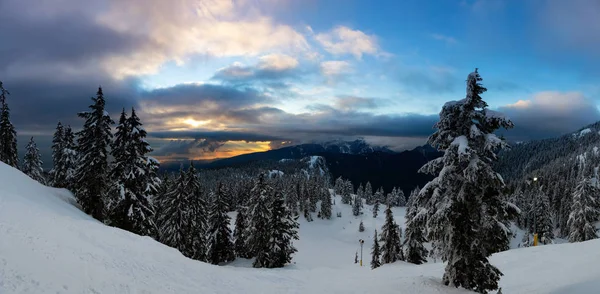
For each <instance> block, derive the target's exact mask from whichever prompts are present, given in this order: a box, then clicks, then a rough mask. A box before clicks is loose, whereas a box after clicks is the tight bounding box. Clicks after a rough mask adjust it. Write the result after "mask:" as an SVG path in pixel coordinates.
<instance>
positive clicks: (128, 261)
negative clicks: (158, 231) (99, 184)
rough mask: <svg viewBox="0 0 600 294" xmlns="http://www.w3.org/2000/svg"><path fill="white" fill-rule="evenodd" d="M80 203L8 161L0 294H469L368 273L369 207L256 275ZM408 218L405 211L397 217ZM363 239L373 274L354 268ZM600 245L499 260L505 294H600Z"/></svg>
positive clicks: (313, 232)
mask: <svg viewBox="0 0 600 294" xmlns="http://www.w3.org/2000/svg"><path fill="white" fill-rule="evenodd" d="M72 203H73V199H72V195H71V194H70V193H69V192H68V191H66V190H61V189H52V188H48V187H45V186H42V185H40V184H38V183H37V182H35V181H33V180H31V179H29V178H28V177H27V176H25V175H23V174H22V173H20V172H19V171H17V170H15V169H13V168H10V167H8V166H6V165H5V164H3V163H0V293H3V294H4V293H53V294H54V293H161V294H162V293H345V294H347V293H395V294H398V293H426V294H427V293H469V292H468V291H465V290H462V289H453V288H448V287H445V286H443V285H441V283H440V278H441V276H442V273H443V264H441V263H428V264H425V265H421V266H416V265H412V264H407V263H403V262H398V263H396V264H392V265H385V266H383V267H381V268H379V269H377V270H370V268H369V266H368V265H369V261H370V254H369V253H370V244H371V243H372V240H371V238H372V234H373V229H374V228H379V227H380V226H381V224H382V223H383V219H384V216H383V212H381V213H380V215H379V216H378V218H377V219H373V217H372V214H371V211H370V208H367V210H366V211H365V214H364V215H362V218H363V219H364V225H365V228H366V231H365V232H362V233H359V232H358V224H359V220H357V219H355V217H353V216H352V215H351V208H350V206H349V205H340V203H339V198H338V199H336V205H335V206H334V216H335V215H336V211H341V212H342V218H336V217H334V218H333V219H332V220H320V219H317V218H316V217H315V221H314V222H311V223H306V222H305V221H304V220H302V221H301V228H300V238H301V240H300V241H298V242H297V243H296V246H297V247H298V250H299V252H298V254H297V255H296V256H295V257H294V262H295V264H292V265H290V266H288V267H286V268H283V269H253V268H249V264H250V262H249V261H246V260H238V261H235V262H233V263H232V264H230V265H228V266H221V267H218V266H213V265H208V264H205V263H201V262H198V261H194V260H190V259H187V258H185V257H183V256H182V255H181V254H180V253H179V252H178V251H176V250H175V249H172V248H169V247H167V246H164V245H162V244H160V243H158V242H155V241H154V240H152V239H151V238H148V237H140V236H137V235H134V234H131V233H128V232H125V231H122V230H119V229H115V228H111V227H107V226H104V225H103V224H101V223H99V222H97V221H95V220H94V219H92V218H90V217H89V216H87V215H85V214H84V213H82V212H81V211H79V210H78V209H77V208H76V207H75V206H73V204H72ZM394 213H395V214H396V216H397V217H403V209H395V210H394ZM360 238H362V239H364V240H365V248H364V259H365V266H364V267H360V266H358V265H357V264H354V254H355V252H356V251H357V249H359V247H358V239H360ZM599 249H600V242H598V241H591V242H585V243H579V244H562V245H552V246H544V247H537V248H525V249H518V250H511V251H509V252H504V253H501V254H497V255H495V256H493V258H492V261H493V263H494V264H496V265H497V266H498V267H499V268H500V269H501V270H502V271H503V272H504V274H505V276H504V277H503V279H502V280H501V285H502V287H503V292H504V293H596V290H597V289H600V267H599V266H597V265H598V264H599V262H600V250H599Z"/></svg>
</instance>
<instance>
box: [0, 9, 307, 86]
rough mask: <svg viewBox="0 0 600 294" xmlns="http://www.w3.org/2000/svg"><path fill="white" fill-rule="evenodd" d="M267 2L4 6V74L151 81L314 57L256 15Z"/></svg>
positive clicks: (0, 62) (295, 37)
mask: <svg viewBox="0 0 600 294" xmlns="http://www.w3.org/2000/svg"><path fill="white" fill-rule="evenodd" d="M262 2H263V1H260V0H259V1H252V2H249V1H231V0H200V1H198V0H181V1H176V2H169V1H162V0H90V1H87V2H86V3H85V5H84V4H82V2H81V1H77V0H61V2H60V4H56V3H52V4H50V3H49V2H47V1H44V0H31V1H28V2H27V3H26V4H25V3H23V1H18V0H7V1H2V3H0V17H1V18H2V19H3V20H4V21H6V25H7V26H8V27H7V28H6V29H3V30H2V32H1V33H0V34H1V35H0V36H2V37H3V38H2V39H4V40H11V41H10V42H2V44H1V45H0V49H2V52H3V56H2V57H0V68H3V67H4V68H6V67H8V66H9V65H12V69H13V70H11V72H12V71H14V69H15V68H16V69H20V70H25V69H27V72H28V73H35V72H36V71H37V69H38V68H40V67H47V65H46V63H50V65H52V66H53V67H54V69H59V70H61V72H62V71H69V70H70V71H74V70H80V69H81V68H84V69H86V70H87V71H88V72H89V71H91V70H94V71H103V72H104V73H106V74H109V75H110V76H112V77H114V78H117V79H122V78H126V77H131V76H139V75H144V74H153V73H156V72H157V71H158V69H159V68H160V66H161V65H163V64H165V63H166V62H171V61H174V62H176V63H177V64H183V63H185V62H186V60H188V59H189V58H191V57H193V56H196V55H202V56H215V57H230V56H258V55H261V54H263V53H264V52H274V51H276V52H279V53H284V52H288V53H290V54H300V53H305V52H307V51H310V46H309V44H308V42H307V41H306V39H305V37H304V36H303V35H302V34H301V33H299V32H297V31H296V30H295V29H293V28H292V27H290V26H287V25H283V24H278V23H276V22H274V21H273V20H272V19H271V18H269V17H266V16H263V15H261V14H260V13H259V12H258V11H260V9H256V6H260V5H262V4H263V3H262ZM71 7H72V8H71ZM7 43H8V44H7ZM4 52H8V54H4ZM40 63H41V64H40ZM81 65H85V66H84V67H82V66H81Z"/></svg>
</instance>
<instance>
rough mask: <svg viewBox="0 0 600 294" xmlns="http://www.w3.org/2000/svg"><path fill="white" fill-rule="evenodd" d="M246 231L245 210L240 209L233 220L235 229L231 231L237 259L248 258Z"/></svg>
mask: <svg viewBox="0 0 600 294" xmlns="http://www.w3.org/2000/svg"><path fill="white" fill-rule="evenodd" d="M247 231H248V228H247V227H246V209H245V208H240V209H239V211H238V214H237V217H236V219H235V229H234V230H233V238H234V239H235V241H234V250H235V254H236V256H237V257H241V258H250V254H249V253H248V251H249V249H248V247H249V245H248V244H247V243H246V241H247V236H246V232H247Z"/></svg>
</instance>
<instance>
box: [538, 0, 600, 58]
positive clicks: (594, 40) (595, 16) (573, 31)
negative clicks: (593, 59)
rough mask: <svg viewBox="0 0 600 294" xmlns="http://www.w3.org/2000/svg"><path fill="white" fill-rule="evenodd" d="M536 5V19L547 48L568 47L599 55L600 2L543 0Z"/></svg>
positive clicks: (588, 0) (590, 0)
mask: <svg viewBox="0 0 600 294" xmlns="http://www.w3.org/2000/svg"><path fill="white" fill-rule="evenodd" d="M536 4H537V5H536V6H535V8H534V11H535V15H534V16H535V18H534V19H536V20H537V25H538V32H539V35H540V36H541V37H542V38H543V40H544V41H545V42H544V44H543V46H544V48H543V49H545V50H548V49H549V50H555V49H557V48H558V49H562V50H564V49H568V50H574V51H575V52H580V53H585V54H589V55H595V56H598V50H597V48H598V46H600V35H599V34H598V31H600V2H598V1H595V0H577V1H560V0H540V1H538V2H537V3H536ZM546 47H549V48H546Z"/></svg>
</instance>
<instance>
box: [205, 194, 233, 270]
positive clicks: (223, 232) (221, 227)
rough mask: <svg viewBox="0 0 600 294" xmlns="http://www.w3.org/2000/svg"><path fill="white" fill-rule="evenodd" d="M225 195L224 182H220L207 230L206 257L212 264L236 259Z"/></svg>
mask: <svg viewBox="0 0 600 294" xmlns="http://www.w3.org/2000/svg"><path fill="white" fill-rule="evenodd" d="M224 196H225V189H224V188H223V184H222V183H219V184H218V187H217V191H216V193H214V195H213V197H212V204H211V207H210V218H209V221H208V224H209V225H208V230H207V232H206V234H207V237H208V240H207V254H206V255H207V256H206V258H207V261H208V262H210V263H212V264H220V263H222V262H230V261H233V260H234V259H235V253H234V251H233V242H232V241H231V230H230V229H229V223H230V221H231V219H230V218H229V216H228V215H227V203H226V202H225V199H224Z"/></svg>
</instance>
